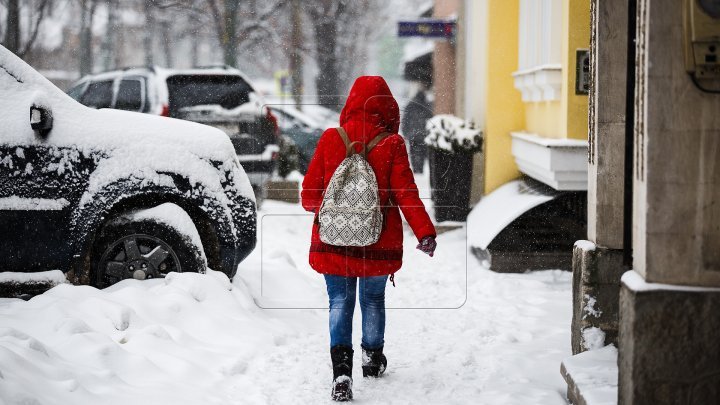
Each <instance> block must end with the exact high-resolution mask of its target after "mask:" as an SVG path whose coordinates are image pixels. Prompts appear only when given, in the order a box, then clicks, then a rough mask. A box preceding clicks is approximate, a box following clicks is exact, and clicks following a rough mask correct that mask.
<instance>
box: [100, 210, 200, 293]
mask: <svg viewBox="0 0 720 405" xmlns="http://www.w3.org/2000/svg"><path fill="white" fill-rule="evenodd" d="M92 258H93V260H92V273H91V274H92V280H91V282H92V284H93V285H94V286H96V287H98V288H104V287H108V286H110V285H113V284H115V283H117V282H119V281H122V280H124V279H127V278H134V279H137V280H145V279H153V278H164V277H165V276H166V275H167V274H168V273H170V272H172V271H175V272H199V273H202V272H205V268H206V265H207V264H206V260H205V258H204V256H203V254H202V252H201V251H200V248H199V247H198V246H196V245H195V244H194V243H192V241H191V240H190V239H189V238H188V237H186V236H183V235H182V234H181V233H180V232H178V231H177V230H176V229H174V228H173V227H171V226H169V225H166V224H163V223H159V222H156V221H152V220H142V221H133V222H129V221H121V222H116V221H113V222H111V223H109V224H107V225H106V226H105V227H103V229H102V230H101V231H100V235H99V237H98V238H97V243H95V246H94V249H93V254H92Z"/></svg>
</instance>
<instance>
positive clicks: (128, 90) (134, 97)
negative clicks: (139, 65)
mask: <svg viewBox="0 0 720 405" xmlns="http://www.w3.org/2000/svg"><path fill="white" fill-rule="evenodd" d="M143 87H144V86H143V82H142V80H141V79H123V80H122V81H121V82H120V86H118V93H117V99H116V100H115V108H117V109H118V110H126V111H142V109H143V90H144V89H143Z"/></svg>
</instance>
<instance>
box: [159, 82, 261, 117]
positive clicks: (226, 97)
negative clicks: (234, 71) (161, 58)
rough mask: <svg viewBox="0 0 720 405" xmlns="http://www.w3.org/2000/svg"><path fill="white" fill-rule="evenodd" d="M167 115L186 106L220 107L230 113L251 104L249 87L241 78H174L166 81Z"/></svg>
mask: <svg viewBox="0 0 720 405" xmlns="http://www.w3.org/2000/svg"><path fill="white" fill-rule="evenodd" d="M167 86H168V96H169V102H170V116H171V117H176V116H178V115H179V114H180V113H181V110H182V109H183V108H186V107H193V106H199V105H219V106H221V107H223V108H224V109H227V110H231V109H233V108H235V107H238V106H240V105H242V104H245V103H247V102H248V101H250V92H251V91H252V87H250V85H249V84H248V83H247V82H246V81H245V80H243V78H242V77H240V76H233V75H173V76H170V77H168V78H167Z"/></svg>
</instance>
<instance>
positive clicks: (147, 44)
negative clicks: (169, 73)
mask: <svg viewBox="0 0 720 405" xmlns="http://www.w3.org/2000/svg"><path fill="white" fill-rule="evenodd" d="M144 4H145V10H144V11H145V28H144V30H143V51H144V52H145V66H152V65H153V64H154V63H155V62H154V58H153V28H154V27H155V15H154V14H153V7H152V3H150V1H145V3H144Z"/></svg>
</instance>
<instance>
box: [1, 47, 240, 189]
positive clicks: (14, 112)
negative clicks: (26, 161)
mask: <svg viewBox="0 0 720 405" xmlns="http://www.w3.org/2000/svg"><path fill="white" fill-rule="evenodd" d="M0 94H2V95H3V96H2V97H1V98H0V122H2V123H3V126H2V127H0V143H2V144H11V145H19V146H21V145H31V144H40V143H42V144H45V145H54V146H59V147H71V148H75V149H77V150H79V151H81V152H97V151H103V152H104V153H105V154H107V155H108V156H110V157H111V156H113V155H116V156H123V157H125V158H127V157H132V156H137V157H138V158H137V159H134V160H132V161H124V165H125V166H126V167H128V169H133V170H148V169H151V168H153V167H162V168H163V170H168V171H174V172H176V173H178V174H183V175H187V176H188V177H194V178H196V179H197V180H198V181H203V182H204V181H208V182H209V184H211V185H213V186H215V185H216V183H219V182H218V181H217V179H211V178H208V176H204V177H199V174H198V173H192V172H190V170H191V169H190V167H191V166H192V165H190V164H189V163H188V162H187V161H186V159H188V158H190V159H192V158H193V157H194V158H195V159H196V160H197V158H202V159H207V160H212V161H216V162H223V163H224V164H225V165H228V164H230V165H232V164H237V165H238V166H239V163H238V161H237V156H236V155H235V150H234V148H233V146H232V143H231V142H230V139H229V138H228V136H227V135H226V134H225V133H224V132H222V131H220V130H218V129H215V128H212V127H209V126H206V125H202V124H197V123H194V122H189V121H182V120H177V119H173V118H167V117H158V116H153V115H148V114H141V113H134V112H128V111H120V110H111V109H100V110H95V109H92V108H88V107H85V106H83V105H82V104H80V103H78V102H77V101H75V100H73V99H72V98H71V97H70V96H68V95H66V94H65V93H63V92H62V91H61V90H60V89H58V88H57V87H56V86H55V85H53V84H52V83H51V82H50V81H48V80H47V79H46V78H45V77H43V76H42V75H41V74H40V73H38V72H37V71H35V70H34V69H33V68H32V67H30V66H29V65H28V64H27V63H25V62H24V61H23V60H21V59H20V58H18V57H17V56H16V55H14V54H13V53H12V52H10V51H9V50H7V49H6V48H4V47H2V46H0ZM33 105H35V106H42V107H45V108H49V109H50V111H51V112H52V116H53V128H52V130H51V132H50V133H49V134H48V135H47V137H40V136H38V135H36V134H35V132H34V131H33V130H32V128H30V122H29V115H30V108H31V107H32V106H33ZM130 150H132V151H135V152H134V153H129V151H130ZM138 151H142V153H138ZM140 157H142V158H140ZM117 166H118V167H120V166H122V165H120V164H118V165H117ZM240 170H242V169H240ZM105 175H109V174H108V173H106V174H105ZM215 177H217V175H215ZM241 177H242V178H244V180H245V181H243V180H242V179H239V180H238V181H240V185H239V186H238V192H239V193H240V194H241V195H243V196H247V197H248V198H251V199H252V198H254V193H253V191H252V187H251V186H250V183H249V181H247V176H241Z"/></svg>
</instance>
